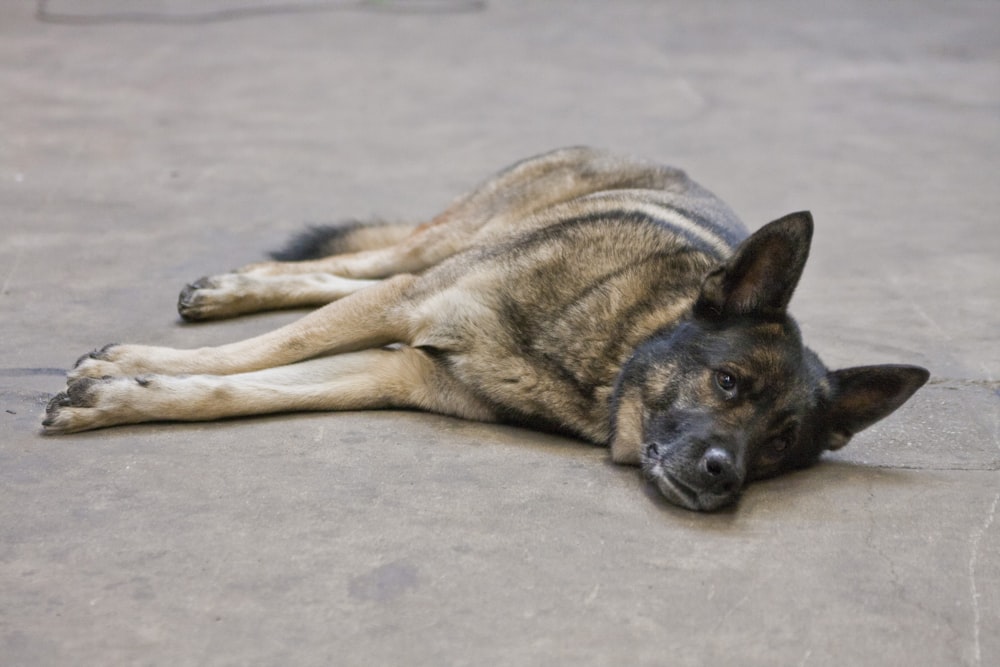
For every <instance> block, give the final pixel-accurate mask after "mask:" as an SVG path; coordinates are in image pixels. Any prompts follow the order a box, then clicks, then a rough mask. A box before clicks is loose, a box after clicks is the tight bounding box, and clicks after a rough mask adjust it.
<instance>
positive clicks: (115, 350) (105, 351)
mask: <svg viewBox="0 0 1000 667" xmlns="http://www.w3.org/2000/svg"><path fill="white" fill-rule="evenodd" d="M122 347H124V346H123V345H120V344H118V343H110V344H108V345H105V346H104V347H102V348H100V349H99V350H94V351H93V352H88V353H87V354H85V355H83V356H82V357H80V358H79V359H77V360H76V363H75V364H73V368H71V369H70V371H69V372H68V373H67V374H66V381H67V382H68V383H72V382H74V381H75V380H80V379H83V378H103V377H109V376H114V375H121V374H122V372H121V370H120V369H119V367H118V364H117V359H118V358H119V357H120V356H121V355H120V350H119V348H122Z"/></svg>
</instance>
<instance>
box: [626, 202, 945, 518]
mask: <svg viewBox="0 0 1000 667" xmlns="http://www.w3.org/2000/svg"><path fill="white" fill-rule="evenodd" d="M811 238H812V218H811V217H810V215H809V214H808V213H796V214H792V215H789V216H786V217H784V218H781V219H780V220H776V221H775V222H772V223H770V224H768V225H765V226H764V227H763V228H761V229H760V230H759V231H758V232H756V233H755V234H753V235H752V236H750V237H749V238H748V239H746V241H744V242H743V243H742V244H741V245H740V246H739V247H738V248H737V249H736V251H735V252H734V254H733V256H732V257H730V258H729V259H728V260H727V261H725V262H724V263H722V264H721V265H720V266H718V267H716V268H715V269H714V270H713V271H711V272H710V273H709V274H708V275H707V276H706V277H705V279H704V282H703V284H702V286H701V291H700V294H699V296H698V298H697V300H696V302H695V303H694V306H693V307H692V311H691V313H690V316H689V317H687V318H686V319H684V320H683V321H682V322H681V323H680V324H679V325H677V326H675V327H673V328H671V329H669V330H667V331H664V332H662V333H661V334H659V335H656V336H653V337H652V338H651V339H650V340H648V341H646V342H645V343H644V344H643V345H642V346H640V347H639V348H638V349H637V350H636V352H635V354H634V355H633V356H632V358H631V359H630V360H629V362H628V363H627V364H626V365H625V367H624V368H623V370H622V373H621V375H620V376H619V379H618V384H617V387H616V390H615V398H614V405H613V413H614V415H615V419H614V435H613V439H612V456H613V458H614V459H615V460H616V461H620V462H626V463H635V464H639V465H641V466H642V469H643V471H644V473H645V474H646V475H647V476H648V477H649V478H650V479H651V480H652V481H653V482H654V483H655V484H656V486H657V487H658V488H659V489H660V491H661V492H662V493H663V495H664V496H666V498H667V499H668V500H670V501H671V502H673V503H675V504H678V505H681V506H684V507H687V508H690V509H696V510H712V509H716V508H719V507H722V506H724V505H727V504H729V503H731V502H733V501H734V500H735V499H736V498H737V497H738V496H739V493H740V490H741V489H742V488H743V487H744V486H745V485H746V483H747V482H749V481H751V480H754V479H760V478H764V477H771V476H774V475H778V474H780V473H782V472H785V471H788V470H793V469H796V468H803V467H806V466H808V465H811V464H812V463H814V462H815V461H816V460H817V459H818V458H819V456H820V454H821V453H822V452H823V451H825V450H834V449H839V448H841V447H843V446H844V445H846V444H847V442H848V441H849V440H850V439H851V437H852V436H853V435H854V434H855V433H857V432H859V431H860V430H862V429H864V428H866V427H868V426H870V425H871V424H873V423H875V422H876V421H878V420H880V419H882V418H883V417H885V416H887V415H888V414H890V413H891V412H892V411H893V410H895V409H896V408H898V407H899V406H901V405H902V404H903V403H904V402H905V401H906V400H907V399H908V398H909V397H910V396H912V395H913V393H914V392H915V391H916V390H917V389H919V388H920V387H921V386H922V385H923V384H924V382H926V381H927V378H928V372H927V371H926V370H925V369H923V368H920V367H917V366H900V365H883V366H865V367H858V368H848V369H844V370H839V371H828V370H827V369H826V368H825V367H824V366H823V364H822V362H820V360H819V358H818V357H817V356H816V355H815V354H814V353H813V352H812V351H811V350H809V349H808V348H806V347H804V346H803V344H802V339H801V336H800V334H799V330H798V327H797V326H796V324H795V322H794V321H793V320H792V319H791V318H790V317H789V316H788V314H787V312H786V309H787V306H788V302H789V300H790V299H791V297H792V292H793V291H794V290H795V286H796V284H797V283H798V281H799V277H800V276H801V274H802V269H803V267H804V265H805V261H806V257H807V256H808V254H809V242H810V239H811Z"/></svg>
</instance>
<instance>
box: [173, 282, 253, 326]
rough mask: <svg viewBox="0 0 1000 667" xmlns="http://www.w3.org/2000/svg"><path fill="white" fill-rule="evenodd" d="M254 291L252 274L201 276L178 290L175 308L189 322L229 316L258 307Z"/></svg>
mask: <svg viewBox="0 0 1000 667" xmlns="http://www.w3.org/2000/svg"><path fill="white" fill-rule="evenodd" d="M255 294H256V290H255V281H254V279H253V278H252V277H251V276H247V275H242V274H238V273H224V274H222V275H219V276H211V277H206V278H201V279H199V280H196V281H195V282H193V283H191V284H190V285H187V286H185V287H184V289H183V290H181V293H180V296H179V297H178V298H177V312H178V313H180V316H181V317H182V318H184V319H185V320H186V321H188V322H198V321H202V320H215V319H221V318H224V317H232V316H234V315H240V314H242V313H247V312H252V311H254V310H257V309H258V308H259V307H260V304H259V303H257V301H258V299H256V298H255Z"/></svg>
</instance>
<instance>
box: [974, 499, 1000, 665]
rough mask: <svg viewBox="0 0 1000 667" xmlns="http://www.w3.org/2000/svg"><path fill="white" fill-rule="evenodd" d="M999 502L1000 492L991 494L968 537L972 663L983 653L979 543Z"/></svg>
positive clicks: (981, 662) (981, 659)
mask: <svg viewBox="0 0 1000 667" xmlns="http://www.w3.org/2000/svg"><path fill="white" fill-rule="evenodd" d="M998 502H1000V493H997V494H996V495H995V496H993V503H992V504H991V505H990V509H989V512H987V514H986V519H985V520H983V523H982V525H980V526H979V527H978V528H977V529H975V530H973V531H972V535H971V536H970V538H969V551H970V554H969V592H970V593H971V596H972V663H973V664H974V665H981V664H983V654H982V646H981V645H980V641H979V636H980V633H981V631H982V611H981V610H980V609H979V596H980V593H979V588H978V586H977V584H976V565H977V564H978V561H979V543H980V542H981V541H982V539H983V535H985V534H986V531H987V530H989V528H990V526H991V525H992V524H993V519H994V517H996V513H997V503H998Z"/></svg>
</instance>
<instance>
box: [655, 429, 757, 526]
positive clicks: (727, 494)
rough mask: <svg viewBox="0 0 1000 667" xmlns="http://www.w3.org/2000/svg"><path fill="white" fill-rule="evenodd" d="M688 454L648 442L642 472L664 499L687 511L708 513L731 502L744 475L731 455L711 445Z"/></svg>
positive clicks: (676, 448) (735, 497) (681, 448)
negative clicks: (693, 454) (698, 454)
mask: <svg viewBox="0 0 1000 667" xmlns="http://www.w3.org/2000/svg"><path fill="white" fill-rule="evenodd" d="M689 451H690V448H688V447H679V446H673V447H670V446H667V445H663V444H659V443H656V442H652V443H650V444H649V445H647V446H646V448H645V451H644V453H643V460H642V469H643V472H644V473H645V474H646V476H647V477H649V479H651V480H652V481H653V482H654V483H655V484H656V486H657V488H658V489H659V490H660V492H661V493H662V494H663V495H664V497H666V499H667V500H669V501H670V502H672V503H674V504H676V505H680V506H682V507H686V508H688V509H692V510H700V511H711V510H715V509H718V508H720V507H724V506H726V505H729V504H730V503H732V502H734V501H735V500H736V499H737V498H738V497H739V494H740V490H741V489H742V488H743V482H744V479H745V477H746V475H745V473H744V471H743V470H742V469H741V467H740V466H739V464H738V463H737V462H736V460H735V459H734V458H733V456H732V455H731V454H730V453H729V452H728V451H726V450H725V449H722V448H721V447H715V446H712V447H708V448H707V449H706V450H704V452H703V453H702V454H701V455H700V456H695V457H691V456H689V455H688V452H689Z"/></svg>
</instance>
